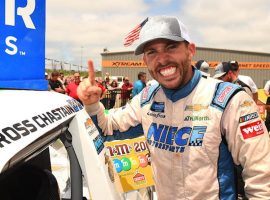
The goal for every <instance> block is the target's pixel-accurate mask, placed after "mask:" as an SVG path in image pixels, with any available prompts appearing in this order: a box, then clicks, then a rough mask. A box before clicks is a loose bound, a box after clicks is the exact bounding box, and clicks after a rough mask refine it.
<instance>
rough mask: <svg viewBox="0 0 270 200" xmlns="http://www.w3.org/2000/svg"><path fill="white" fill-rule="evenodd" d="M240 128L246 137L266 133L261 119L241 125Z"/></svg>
mask: <svg viewBox="0 0 270 200" xmlns="http://www.w3.org/2000/svg"><path fill="white" fill-rule="evenodd" d="M240 130H241V133H242V135H243V137H244V139H248V138H252V137H256V136H258V135H261V134H263V133H264V130H263V125H262V121H261V120H259V121H256V122H252V123H249V124H246V125H244V126H240Z"/></svg>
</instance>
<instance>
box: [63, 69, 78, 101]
mask: <svg viewBox="0 0 270 200" xmlns="http://www.w3.org/2000/svg"><path fill="white" fill-rule="evenodd" d="M73 77H74V81H73V82H70V83H69V84H68V85H67V87H66V93H67V95H68V96H71V97H72V98H74V99H76V100H77V101H79V102H80V103H81V100H80V99H79V97H78V95H77V88H78V86H79V84H80V82H81V76H80V73H79V72H76V73H75V74H74V75H73Z"/></svg>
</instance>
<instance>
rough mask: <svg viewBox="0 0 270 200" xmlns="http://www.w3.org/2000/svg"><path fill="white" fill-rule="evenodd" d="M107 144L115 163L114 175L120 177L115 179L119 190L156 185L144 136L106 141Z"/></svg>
mask: <svg viewBox="0 0 270 200" xmlns="http://www.w3.org/2000/svg"><path fill="white" fill-rule="evenodd" d="M105 146H106V147H107V155H109V157H110V160H111V161H112V163H113V164H114V168H115V170H114V175H115V176H118V177H119V178H118V177H117V178H115V179H114V180H115V184H116V187H117V189H118V190H119V192H128V191H131V190H138V189H141V188H145V187H149V186H152V185H154V179H153V174H152V168H151V160H150V156H149V155H150V154H149V151H148V148H147V144H146V141H145V138H144V137H139V138H134V139H127V140H117V141H112V142H106V143H105ZM117 180H119V181H120V183H118V182H117Z"/></svg>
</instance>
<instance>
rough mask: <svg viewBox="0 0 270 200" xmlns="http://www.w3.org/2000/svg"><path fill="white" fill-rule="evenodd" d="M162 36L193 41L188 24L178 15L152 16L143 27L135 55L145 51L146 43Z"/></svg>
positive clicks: (174, 39) (175, 39)
mask: <svg viewBox="0 0 270 200" xmlns="http://www.w3.org/2000/svg"><path fill="white" fill-rule="evenodd" d="M161 38H163V39H168V40H173V41H177V42H180V41H187V42H191V40H190V37H189V34H188V30H187V28H186V26H185V25H184V24H183V23H182V22H181V21H179V20H178V19H177V18H176V17H170V16H155V17H150V18H149V19H148V21H147V22H146V23H145V25H144V26H143V27H142V29H141V32H140V36H139V43H138V46H137V47H136V49H135V55H139V54H142V53H143V50H144V46H145V45H146V43H148V42H151V41H153V40H156V39H161Z"/></svg>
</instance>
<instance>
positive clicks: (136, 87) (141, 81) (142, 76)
mask: <svg viewBox="0 0 270 200" xmlns="http://www.w3.org/2000/svg"><path fill="white" fill-rule="evenodd" d="M145 86H146V73H145V72H139V74H138V80H137V81H136V82H135V83H134V84H133V89H132V97H134V96H135V95H137V94H139V93H140V92H141V91H142V89H143V88H145Z"/></svg>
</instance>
